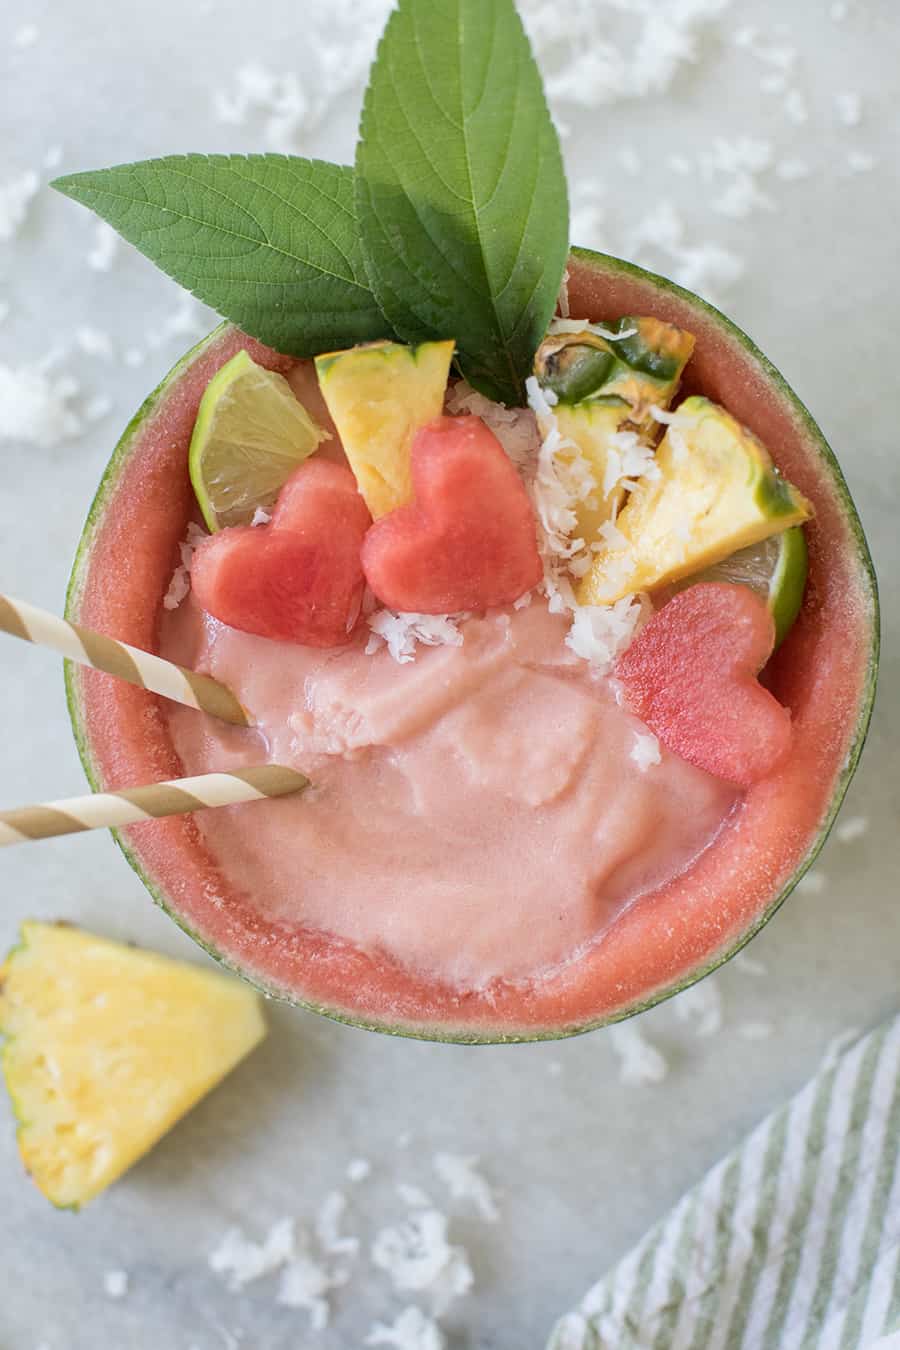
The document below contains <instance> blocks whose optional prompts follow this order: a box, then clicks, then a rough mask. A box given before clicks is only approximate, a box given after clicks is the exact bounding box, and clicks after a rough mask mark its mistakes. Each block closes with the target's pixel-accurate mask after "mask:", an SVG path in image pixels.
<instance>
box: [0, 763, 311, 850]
mask: <svg viewBox="0 0 900 1350" xmlns="http://www.w3.org/2000/svg"><path fill="white" fill-rule="evenodd" d="M306 787H309V779H308V778H305V777H304V776H303V774H302V773H297V772H296V771H295V770H294V769H285V768H282V767H281V765H279V764H259V765H256V766H255V767H253V768H250V769H235V770H234V771H233V772H231V773H204V774H200V775H199V776H197V777H195V778H174V779H172V780H171V781H169V782H167V783H151V784H150V785H149V786H148V787H137V788H127V789H125V790H124V791H122V792H95V793H93V794H91V795H88V796H86V797H69V798H68V799H67V800H65V801H59V802H44V803H42V804H41V805H39V806H20V807H19V808H18V809H17V810H15V811H0V848H5V847H6V846H7V845H9V844H24V843H27V842H28V841H29V840H31V839H50V838H52V837H54V836H55V835H58V834H78V833H79V832H80V831H82V830H109V829H118V828H119V826H121V825H135V824H137V823H138V822H139V821H142V820H155V819H157V818H158V817H159V816H178V815H184V814H185V813H186V812H188V811H199V810H201V809H202V808H203V807H207V806H233V805H234V804H235V803H236V802H256V801H262V800H264V799H265V798H267V797H284V796H287V795H288V794H289V793H292V792H302V791H303V789H304V788H306Z"/></svg>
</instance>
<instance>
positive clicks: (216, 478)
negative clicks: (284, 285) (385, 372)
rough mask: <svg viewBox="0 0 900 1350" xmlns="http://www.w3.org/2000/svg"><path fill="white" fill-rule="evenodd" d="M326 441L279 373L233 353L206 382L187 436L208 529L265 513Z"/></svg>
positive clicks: (193, 479) (245, 522) (241, 522)
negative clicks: (289, 479)
mask: <svg viewBox="0 0 900 1350" xmlns="http://www.w3.org/2000/svg"><path fill="white" fill-rule="evenodd" d="M327 439H328V433H327V432H326V431H323V430H322V428H321V427H320V426H318V425H317V424H316V423H315V422H314V421H313V419H312V418H311V417H310V415H309V413H308V412H307V411H306V409H305V408H304V407H303V405H302V403H299V402H298V401H297V399H296V398H295V397H294V394H293V391H292V389H291V386H290V385H289V384H288V382H287V380H286V379H285V378H284V376H283V375H278V374H276V373H275V371H273V370H266V369H265V368H264V367H263V366H258V365H257V364H256V362H255V361H252V360H251V359H250V357H249V356H248V355H247V353H246V352H244V351H240V352H238V354H237V356H233V357H232V358H231V360H230V361H228V362H226V364H225V365H224V366H223V367H222V369H221V370H219V371H218V372H217V373H216V374H215V375H214V376H213V378H212V379H211V380H210V382H209V384H208V385H207V387H206V392H205V393H204V395H203V398H202V399H201V400H200V408H199V411H198V413H197V421H196V422H195V424H194V434H193V436H192V437H191V451H190V459H189V465H190V473H191V482H192V483H193V485H194V491H195V493H196V494H197V501H198V502H199V504H200V510H201V511H202V512H203V519H204V520H205V521H206V523H207V525H208V526H209V528H210V529H211V530H212V531H213V532H215V531H216V530H221V529H224V528H225V526H226V525H248V524H249V523H250V521H251V520H252V519H253V516H254V514H255V512H256V511H257V509H262V510H263V511H271V509H272V507H273V506H274V505H275V501H276V499H277V497H278V494H279V492H280V491H281V489H282V488H283V487H284V484H285V482H286V481H287V479H288V478H290V476H291V474H292V473H293V472H294V470H295V469H296V467H297V465H298V464H301V463H302V462H303V460H304V459H306V458H307V456H308V455H311V454H312V452H313V451H314V450H315V448H316V446H317V445H318V444H319V442H320V441H324V440H327Z"/></svg>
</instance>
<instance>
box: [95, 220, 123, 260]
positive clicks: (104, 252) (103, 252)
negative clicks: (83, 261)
mask: <svg viewBox="0 0 900 1350" xmlns="http://www.w3.org/2000/svg"><path fill="white" fill-rule="evenodd" d="M118 251H119V236H118V235H117V234H116V232H115V230H114V229H113V227H112V226H111V225H107V223H106V221H105V220H98V221H97V223H96V225H95V226H94V247H93V248H92V249H91V251H90V252H89V253H88V255H87V263H88V267H92V268H93V269H94V271H95V272H108V271H109V270H110V268H111V267H112V265H113V263H114V261H115V258H116V254H117V253H118Z"/></svg>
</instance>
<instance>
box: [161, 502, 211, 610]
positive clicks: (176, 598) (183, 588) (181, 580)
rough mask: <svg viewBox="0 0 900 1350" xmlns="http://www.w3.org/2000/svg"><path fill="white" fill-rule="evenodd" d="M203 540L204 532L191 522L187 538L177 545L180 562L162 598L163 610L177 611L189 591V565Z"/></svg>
mask: <svg viewBox="0 0 900 1350" xmlns="http://www.w3.org/2000/svg"><path fill="white" fill-rule="evenodd" d="M205 538H206V531H205V530H204V529H203V528H202V527H201V526H200V525H198V524H196V522H195V521H193V520H192V521H191V523H190V524H189V525H188V528H187V537H186V538H185V539H183V540H182V541H181V543H180V544H179V545H178V552H179V555H180V558H181V561H180V562H179V564H178V566H177V567H176V568H175V571H174V572H173V573H172V580H171V581H170V582H169V589H168V590H167V591H166V593H165V595H164V596H163V609H177V608H178V606H179V605H180V604H181V602H182V600H184V598H185V597H186V596H187V594H188V592H189V591H190V589H191V563H192V562H193V560H194V550H195V549H196V547H197V545H198V544H199V543H200V541H201V540H202V539H205Z"/></svg>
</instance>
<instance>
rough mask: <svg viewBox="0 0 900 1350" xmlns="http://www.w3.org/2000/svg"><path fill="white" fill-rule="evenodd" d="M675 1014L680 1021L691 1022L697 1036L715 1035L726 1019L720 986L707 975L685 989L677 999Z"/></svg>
mask: <svg viewBox="0 0 900 1350" xmlns="http://www.w3.org/2000/svg"><path fill="white" fill-rule="evenodd" d="M675 1015H676V1017H677V1018H678V1020H679V1021H681V1022H687V1023H690V1024H691V1025H692V1026H693V1028H694V1032H695V1034H696V1035H697V1036H702V1037H707V1036H715V1034H716V1032H717V1031H721V1029H722V1022H723V1020H724V1017H723V1010H722V994H721V991H720V989H719V986H718V985H717V984H715V983H714V982H713V981H712V980H711V979H710V978H708V977H707V979H705V980H701V981H700V983H699V984H692V985H691V986H690V987H689V988H688V989H683V990H682V991H681V993H680V994H679V995H678V997H677V998H676V999H675Z"/></svg>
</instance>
